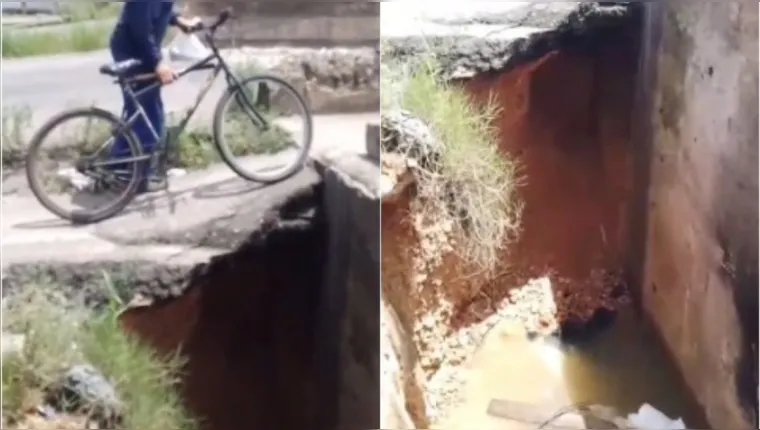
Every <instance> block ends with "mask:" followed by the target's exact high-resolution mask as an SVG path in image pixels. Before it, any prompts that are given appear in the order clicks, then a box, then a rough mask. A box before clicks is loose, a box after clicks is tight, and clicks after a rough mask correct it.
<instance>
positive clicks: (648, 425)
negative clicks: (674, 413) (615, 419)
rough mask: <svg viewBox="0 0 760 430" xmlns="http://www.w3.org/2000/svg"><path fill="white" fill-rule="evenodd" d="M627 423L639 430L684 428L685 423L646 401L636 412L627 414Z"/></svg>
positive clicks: (680, 429) (675, 429)
mask: <svg viewBox="0 0 760 430" xmlns="http://www.w3.org/2000/svg"><path fill="white" fill-rule="evenodd" d="M628 423H629V424H630V425H631V426H632V427H633V428H636V429H641V430H685V429H686V425H685V424H684V422H683V420H682V419H681V418H678V419H676V420H674V419H672V418H670V417H668V416H667V415H665V414H664V413H662V412H660V411H659V410H657V409H656V408H655V407H654V406H652V405H650V404H648V403H644V404H643V405H641V407H640V408H639V411H638V412H636V413H633V414H629V415H628Z"/></svg>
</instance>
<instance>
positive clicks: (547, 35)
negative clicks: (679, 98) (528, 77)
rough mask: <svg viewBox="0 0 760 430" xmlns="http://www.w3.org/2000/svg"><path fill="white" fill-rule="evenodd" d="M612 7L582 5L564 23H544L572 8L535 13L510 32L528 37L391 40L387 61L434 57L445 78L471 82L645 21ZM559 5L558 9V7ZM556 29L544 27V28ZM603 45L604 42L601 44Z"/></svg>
mask: <svg viewBox="0 0 760 430" xmlns="http://www.w3.org/2000/svg"><path fill="white" fill-rule="evenodd" d="M610 3H611V2H588V3H586V2H577V3H576V5H577V6H576V7H575V8H573V9H570V10H568V11H567V12H565V13H562V14H561V16H562V18H559V19H558V18H556V17H552V18H551V19H548V20H547V19H542V18H541V16H542V15H543V16H546V15H551V11H548V12H547V8H549V9H551V7H559V8H563V10H567V6H562V5H561V4H560V3H554V4H552V6H546V5H532V6H529V7H535V8H536V11H535V16H536V17H538V18H536V19H537V21H536V22H535V23H533V24H535V25H536V26H537V28H536V27H533V26H531V25H529V24H531V22H532V21H524V22H519V23H518V22H511V23H510V24H508V25H509V26H510V27H508V28H505V29H503V30H508V29H513V30H514V29H521V28H524V29H525V30H526V31H525V32H523V34H515V35H512V36H511V37H504V36H499V35H498V32H495V33H494V34H493V35H488V36H485V37H483V36H476V35H472V34H467V33H466V32H465V33H461V34H456V35H447V36H424V35H416V34H415V35H408V36H392V37H388V38H384V39H383V44H384V45H385V47H384V51H383V52H384V55H387V56H388V57H390V58H393V59H394V60H398V61H409V60H411V62H412V63H414V60H415V58H417V59H418V58H420V55H421V54H425V53H430V51H432V54H434V55H435V56H436V58H437V59H438V61H440V66H441V67H442V70H443V73H444V76H446V77H447V78H450V79H467V78H472V77H474V76H476V75H479V74H495V73H500V72H504V71H506V70H508V69H511V68H514V67H517V66H519V65H521V64H525V63H527V62H530V61H534V60H537V59H539V58H541V57H543V56H545V55H546V54H549V53H550V52H552V51H555V50H560V49H565V48H567V47H570V46H579V45H583V44H584V43H591V42H592V41H593V40H598V39H599V38H600V35H602V34H607V33H610V32H615V31H617V30H618V29H620V28H623V27H626V26H628V25H631V24H632V23H635V22H636V21H637V20H638V19H639V17H640V8H639V7H638V5H637V4H636V3H620V4H614V3H613V4H610ZM554 5H558V6H554ZM547 24H550V25H553V27H548V28H547V27H541V26H542V25H547ZM602 39H603V38H602Z"/></svg>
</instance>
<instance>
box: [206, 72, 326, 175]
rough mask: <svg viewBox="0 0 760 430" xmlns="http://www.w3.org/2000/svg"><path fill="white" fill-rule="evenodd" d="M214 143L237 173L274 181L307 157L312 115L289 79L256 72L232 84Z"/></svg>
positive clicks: (223, 102)
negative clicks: (252, 75) (237, 84)
mask: <svg viewBox="0 0 760 430" xmlns="http://www.w3.org/2000/svg"><path fill="white" fill-rule="evenodd" d="M213 132H214V142H215V144H216V146H217V149H218V150H219V154H220V155H221V157H222V160H223V161H224V162H225V163H226V164H227V165H228V166H229V167H230V169H232V171H234V172H235V173H236V174H238V175H239V176H241V177H243V178H245V179H247V180H249V181H255V182H262V183H273V182H278V181H282V180H284V179H287V178H288V177H290V176H292V175H294V174H295V173H297V172H299V171H300V170H301V169H302V168H303V166H304V165H305V163H306V160H307V158H308V156H309V150H310V148H311V140H312V118H311V113H310V112H309V109H308V107H307V106H306V102H304V100H303V98H302V97H301V95H300V94H299V93H298V91H296V89H295V88H293V86H291V85H290V84H289V83H288V82H286V81H285V80H283V79H281V78H278V77H276V76H254V77H251V78H247V79H244V80H242V81H241V82H240V86H238V87H231V88H229V89H228V90H227V91H226V92H225V93H224V95H222V98H221V99H220V100H219V103H218V104H217V106H216V111H215V112H214V126H213Z"/></svg>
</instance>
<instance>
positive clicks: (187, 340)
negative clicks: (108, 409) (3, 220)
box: [3, 155, 379, 430]
mask: <svg viewBox="0 0 760 430" xmlns="http://www.w3.org/2000/svg"><path fill="white" fill-rule="evenodd" d="M346 159H348V160H351V161H345V160H344V161H342V162H339V161H340V160H336V161H335V165H336V166H332V165H326V166H324V167H321V168H320V169H319V170H320V171H321V176H322V178H323V179H322V180H319V181H318V182H317V183H315V184H314V185H313V186H307V187H301V188H298V189H297V190H296V191H295V192H293V193H292V194H291V195H288V196H286V198H285V199H284V200H283V201H280V202H279V203H275V204H274V205H273V207H272V208H270V210H268V211H267V212H266V213H265V215H264V216H263V217H262V219H251V220H250V223H251V225H257V224H260V225H259V226H258V227H255V228H251V229H248V230H247V231H249V232H250V231H251V230H252V232H250V233H241V234H247V235H248V237H247V238H240V239H241V240H239V241H238V240H235V241H234V242H235V243H236V244H237V245H236V246H235V249H233V250H230V251H229V252H227V253H222V254H218V255H216V256H214V257H212V258H211V259H210V260H208V262H205V263H201V264H191V263H190V262H188V263H187V264H177V263H166V264H162V263H156V262H150V261H142V260H130V261H97V262H91V263H66V264H63V263H46V262H36V263H34V264H33V265H29V264H24V265H22V264H17V265H12V266H10V267H8V268H6V270H5V273H4V287H5V288H4V292H3V293H4V295H12V293H13V291H15V290H18V289H19V288H22V287H23V286H24V285H30V284H32V281H33V280H35V279H49V280H50V281H51V282H54V283H55V284H56V285H61V286H62V288H63V289H66V290H67V291H68V290H70V291H71V294H74V295H84V296H85V298H86V301H87V302H88V303H89V304H90V305H91V306H98V305H102V304H105V303H107V302H108V299H109V294H110V293H109V292H108V291H107V289H105V288H104V287H103V276H104V273H105V274H108V275H109V276H110V278H111V279H114V280H117V281H118V282H116V283H115V286H116V288H117V290H118V291H119V293H120V295H121V296H123V297H125V298H126V300H127V301H129V300H130V299H131V304H130V306H129V307H128V308H127V310H125V311H124V312H123V313H122V314H121V323H122V325H123V328H124V329H125V330H126V331H127V332H129V333H131V334H134V335H135V336H136V337H137V338H139V339H140V340H142V341H143V342H145V343H146V344H148V345H151V346H152V347H154V348H155V349H156V351H158V352H159V353H160V354H175V353H177V352H179V353H180V354H182V355H184V356H185V357H186V358H187V364H186V366H185V368H184V369H183V373H182V375H180V376H181V384H180V391H181V393H182V395H183V397H184V400H185V402H186V404H187V406H188V407H189V409H190V411H191V412H192V414H193V415H194V416H195V417H197V418H198V420H199V421H200V423H201V427H200V428H201V429H204V430H224V429H229V430H232V429H241V428H259V429H272V430H274V429H283V428H314V429H325V430H327V429H336V428H338V429H342V428H345V429H351V430H353V429H358V428H377V427H378V426H379V422H378V417H377V403H378V399H377V396H376V393H377V391H378V388H377V386H378V383H379V381H378V378H377V374H378V365H377V357H378V350H377V345H378V331H379V330H378V328H377V327H376V324H377V321H378V318H379V317H378V316H377V315H376V314H377V301H378V300H379V299H377V298H375V299H374V302H373V301H372V300H373V299H372V293H373V292H374V294H375V296H376V295H377V291H378V289H379V285H378V284H377V282H378V276H379V274H378V272H377V268H378V267H379V265H378V263H377V258H378V249H377V242H376V241H377V237H378V232H377V229H378V220H377V215H379V214H378V210H377V201H376V199H374V198H373V197H372V192H371V190H368V189H367V188H363V187H359V186H357V184H358V183H361V181H359V180H357V179H355V178H353V177H352V174H355V172H354V171H349V172H348V173H346V172H343V171H342V170H341V167H340V165H341V163H343V164H347V165H350V166H354V168H355V169H354V170H356V168H358V169H359V171H362V172H365V176H366V175H375V176H376V175H377V173H376V171H377V167H376V165H374V164H372V163H370V162H368V161H365V160H363V159H361V157H359V156H356V155H351V156H347V157H346ZM357 166H358V167H357ZM372 169H374V171H373V170H372ZM366 172H374V173H366ZM364 179H365V180H366V178H364ZM373 202H374V203H373ZM372 207H374V211H372V210H370V209H371V208H372ZM361 208H364V209H361ZM372 214H374V215H375V220H374V223H373V222H372V218H371V215H372ZM360 215H361V216H360ZM343 247H346V248H345V249H343ZM146 249H147V248H146ZM373 387H374V388H373Z"/></svg>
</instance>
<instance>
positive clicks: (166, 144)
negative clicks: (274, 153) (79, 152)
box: [88, 32, 268, 168]
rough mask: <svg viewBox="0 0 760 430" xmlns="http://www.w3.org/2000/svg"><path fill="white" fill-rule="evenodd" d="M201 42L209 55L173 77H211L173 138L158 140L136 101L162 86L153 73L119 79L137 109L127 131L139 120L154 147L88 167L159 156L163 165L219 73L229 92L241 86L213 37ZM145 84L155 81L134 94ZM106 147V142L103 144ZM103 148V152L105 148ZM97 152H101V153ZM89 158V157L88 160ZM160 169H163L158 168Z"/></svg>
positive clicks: (254, 117)
mask: <svg viewBox="0 0 760 430" xmlns="http://www.w3.org/2000/svg"><path fill="white" fill-rule="evenodd" d="M204 39H205V41H206V43H207V45H208V46H209V48H210V49H211V53H210V54H209V55H208V56H207V57H206V58H204V59H202V60H200V61H197V62H195V63H193V64H191V65H189V66H187V67H186V68H184V69H182V70H181V71H179V72H178V73H177V79H181V78H182V77H183V76H185V75H187V74H189V73H192V72H197V71H201V70H212V73H211V75H210V76H209V78H208V80H207V81H206V83H205V84H204V86H203V87H202V88H201V90H200V92H199V93H198V95H197V97H196V99H195V103H194V104H193V106H192V107H191V108H190V110H188V111H187V114H185V116H184V118H183V119H182V120H181V121H180V123H179V125H178V126H177V127H176V130H177V132H176V133H174V135H173V136H169V138H168V139H163V138H162V136H159V134H158V132H157V131H156V129H155V127H154V126H153V124H152V123H151V121H150V119H149V118H148V115H147V113H146V112H145V109H144V108H143V107H142V104H141V103H140V101H139V98H140V96H141V95H143V94H145V93H147V92H148V91H153V90H155V89H156V88H158V87H160V86H161V85H162V84H161V82H159V81H158V79H157V77H156V75H155V74H154V73H146V74H141V75H135V76H130V77H123V78H119V79H117V80H116V82H115V83H117V84H118V85H119V86H120V87H121V88H122V90H123V91H124V93H125V94H126V95H127V97H129V98H130V99H131V100H132V102H133V103H134V104H135V106H136V107H137V109H136V112H135V113H133V114H132V115H131V116H130V117H129V118H127V119H126V120H125V124H126V126H127V127H128V129H130V130H131V129H132V127H133V126H134V124H135V122H136V121H137V120H138V119H139V118H142V119H143V120H144V121H145V123H146V124H147V126H148V129H149V130H150V132H151V134H152V135H153V136H152V137H153V139H155V141H156V142H157V143H158V147H157V148H156V149H154V150H153V151H152V152H151V153H150V154H143V155H139V156H133V157H124V158H118V159H111V160H106V161H101V162H96V163H92V164H91V166H92V167H105V166H113V165H117V164H124V163H128V162H135V161H143V160H149V159H152V158H153V157H155V156H160V157H162V159H161V160H160V161H161V163H159V164H163V161H164V160H163V157H165V155H166V154H167V153H168V150H169V149H170V148H173V147H174V145H175V144H176V143H177V141H178V140H179V136H180V135H181V134H182V133H183V132H184V130H185V128H186V127H187V124H188V123H189V122H190V119H191V118H192V117H193V115H194V114H195V112H196V111H197V110H198V107H199V106H200V104H201V102H202V101H203V99H204V98H205V97H206V95H207V94H208V91H209V90H210V89H211V86H212V85H213V83H214V81H215V80H216V78H217V77H218V76H219V73H221V72H224V75H225V79H226V80H227V87H228V89H229V90H234V89H237V88H239V87H240V86H241V83H240V81H239V80H238V79H237V78H236V77H235V75H234V74H233V73H232V71H231V70H230V68H229V65H228V64H227V62H226V61H224V58H222V55H221V53H220V52H219V48H218V47H217V46H216V43H214V39H213V35H212V34H210V33H209V32H206V34H205V38H204ZM214 60H216V63H214ZM146 81H155V82H153V83H151V84H150V85H147V86H144V87H143V88H140V89H139V90H137V91H135V89H134V87H135V86H138V85H141V84H144V83H145V82H146ZM235 99H236V101H237V102H238V103H240V100H239V98H238V97H236V98H235ZM242 100H243V101H244V103H245V106H243V107H245V108H246V109H243V110H244V111H245V112H246V115H247V116H248V117H249V118H250V119H251V121H253V122H254V123H255V124H257V126H259V127H260V128H262V129H265V130H266V129H267V128H268V124H267V121H266V119H265V118H264V117H262V116H261V114H259V112H258V111H257V110H256V108H255V107H254V106H253V103H251V101H250V100H248V97H245V96H244V97H242ZM106 143H107V142H106ZM105 146H107V145H104V146H103V148H105ZM103 148H101V149H103ZM99 153H100V150H98V151H96V153H95V154H93V156H92V157H95V156H97V155H98V154H99ZM88 158H91V157H88ZM160 167H162V168H163V166H160Z"/></svg>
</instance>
